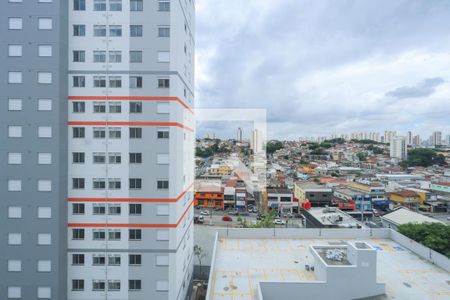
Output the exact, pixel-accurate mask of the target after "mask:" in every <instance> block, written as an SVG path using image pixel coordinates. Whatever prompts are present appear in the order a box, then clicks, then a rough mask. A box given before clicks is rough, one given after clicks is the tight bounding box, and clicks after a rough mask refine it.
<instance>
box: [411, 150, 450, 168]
mask: <svg viewBox="0 0 450 300" xmlns="http://www.w3.org/2000/svg"><path fill="white" fill-rule="evenodd" d="M431 165H441V166H444V165H446V162H445V157H444V156H443V155H442V154H437V152H436V151H434V150H433V149H426V148H418V149H412V150H410V151H408V159H407V160H406V162H405V163H404V164H403V166H404V167H405V166H406V167H414V166H421V167H429V166H431Z"/></svg>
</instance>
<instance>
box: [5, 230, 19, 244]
mask: <svg viewBox="0 0 450 300" xmlns="http://www.w3.org/2000/svg"><path fill="white" fill-rule="evenodd" d="M8 245H22V234H21V233H16V232H12V233H8Z"/></svg>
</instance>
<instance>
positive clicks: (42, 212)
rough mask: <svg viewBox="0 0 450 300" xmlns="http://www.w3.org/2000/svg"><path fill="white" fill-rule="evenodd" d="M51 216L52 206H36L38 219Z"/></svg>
mask: <svg viewBox="0 0 450 300" xmlns="http://www.w3.org/2000/svg"><path fill="white" fill-rule="evenodd" d="M51 218H52V208H51V207H49V206H39V207H38V219H51Z"/></svg>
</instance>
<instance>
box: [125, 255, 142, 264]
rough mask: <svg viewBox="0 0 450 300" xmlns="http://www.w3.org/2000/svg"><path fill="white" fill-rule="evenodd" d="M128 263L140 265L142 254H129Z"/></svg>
mask: <svg viewBox="0 0 450 300" xmlns="http://www.w3.org/2000/svg"><path fill="white" fill-rule="evenodd" d="M128 264H129V265H130V266H140V265H141V264H142V255H141V254H129V255H128Z"/></svg>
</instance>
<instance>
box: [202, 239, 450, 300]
mask: <svg viewBox="0 0 450 300" xmlns="http://www.w3.org/2000/svg"><path fill="white" fill-rule="evenodd" d="M346 241H347V240H345V239H336V240H333V239H230V238H219V240H218V245H217V250H216V257H215V266H214V270H213V273H212V280H210V282H211V286H210V287H209V289H211V298H212V299H218V300H222V299H235V300H237V299H258V298H257V283H258V282H259V281H310V280H316V278H315V276H314V272H312V271H306V270H305V264H309V265H313V263H314V258H313V257H312V255H311V253H310V251H309V246H310V245H329V244H334V243H336V244H339V243H341V242H342V243H345V242H346ZM363 241H365V242H367V243H369V244H370V245H372V246H373V247H374V248H375V249H377V253H378V256H377V259H378V261H377V281H378V282H379V283H386V295H384V296H381V297H376V299H396V300H398V299H408V300H412V299H417V300H423V299H450V273H448V272H446V271H445V270H443V269H441V268H439V267H436V266H435V265H433V264H431V263H429V262H428V261H426V260H424V259H422V258H420V257H419V256H417V255H416V254H414V253H413V252H411V251H409V250H407V249H405V248H403V247H401V246H399V245H398V244H397V243H395V242H393V241H392V240H389V239H370V240H364V239H363ZM352 284H358V283H357V282H354V283H351V282H349V285H348V287H345V288H351V285H352ZM280 299H282V295H280ZM299 299H301V296H300V295H299Z"/></svg>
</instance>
